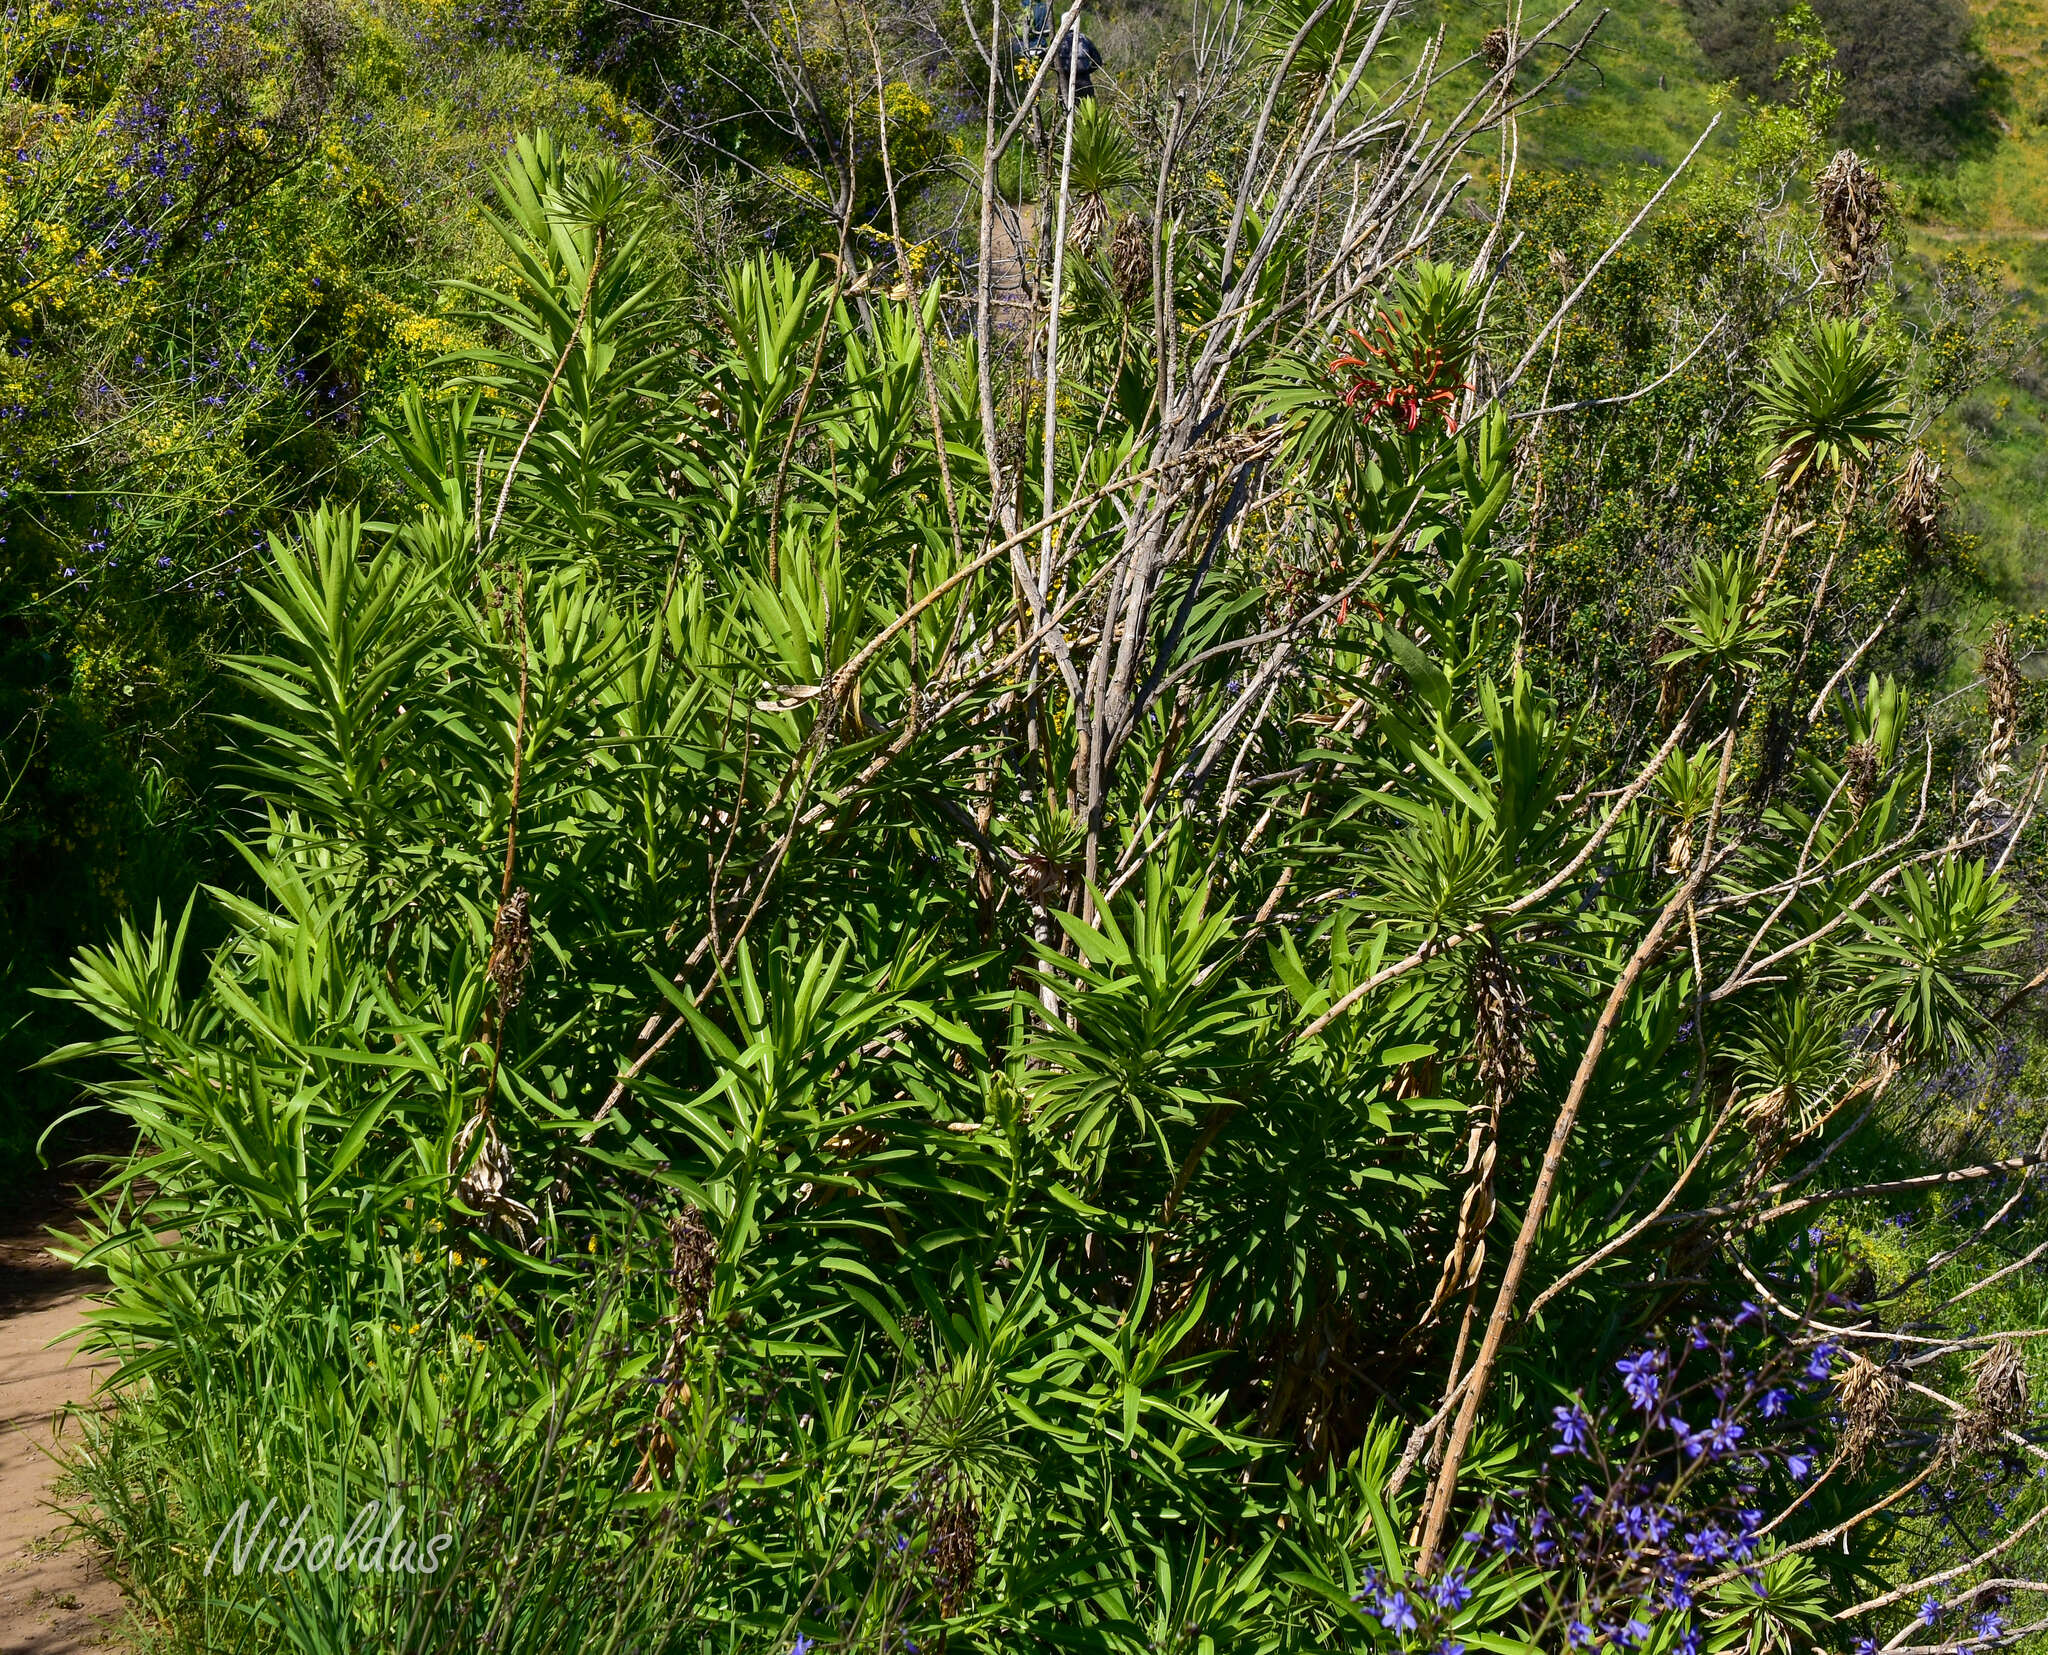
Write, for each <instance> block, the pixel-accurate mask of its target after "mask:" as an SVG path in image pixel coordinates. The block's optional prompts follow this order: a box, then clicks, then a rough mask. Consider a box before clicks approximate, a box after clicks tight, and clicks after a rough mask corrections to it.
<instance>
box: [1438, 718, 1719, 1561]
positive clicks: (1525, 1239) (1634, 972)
mask: <svg viewBox="0 0 2048 1655" xmlns="http://www.w3.org/2000/svg"><path fill="white" fill-rule="evenodd" d="M1734 762H1735V731H1734V730H1733V729H1732V728H1731V729H1730V730H1729V731H1728V732H1727V734H1726V735H1725V736H1723V738H1722V741H1721V772H1720V776H1719V779H1718V780H1717V782H1716V783H1715V787H1714V808H1713V811H1712V813H1711V814H1710V816H1709V817H1708V821H1707V831H1706V837H1705V839H1704V840H1703V841H1702V843H1701V846H1700V852H1699V855H1698V857H1697V858H1696V859H1695V860H1694V863H1693V868H1692V872H1691V874H1690V876H1689V877H1688V878H1687V879H1686V882H1685V883H1684V884H1683V885H1681V886H1680V887H1679V888H1678V889H1677V890H1676V891H1675V892H1673V893H1672V896H1671V899H1670V900H1669V901H1668V902H1666V903H1665V904H1664V908H1663V911H1662V912H1661V913H1660V914H1658V916H1657V919H1656V922H1655V923H1654V924H1653V925H1652V926H1651V927H1650V929H1649V931H1648V932H1647V933H1646V934H1645V936H1644V937H1643V940H1642V941H1641V942H1640V943H1639V944H1637V946H1636V950H1635V952H1634V954H1632V955H1631V956H1630V958H1629V962H1628V964H1627V966H1626V967H1625V968H1624V969H1623V971H1622V973H1621V976H1620V977H1619V978H1618V979H1617V980H1616V982H1615V985H1614V988H1613V990H1612V992H1611V993H1609V995H1608V996H1607V1007H1606V1010H1604V1011H1603V1012H1602V1013H1601V1014H1600V1021H1599V1022H1598V1023H1597V1024H1595V1025H1594V1028H1593V1035H1592V1038H1591V1039H1590V1040H1588V1041H1587V1042H1586V1052H1585V1055H1584V1057H1582V1058H1581V1059H1580V1060H1579V1069H1578V1073H1577V1074H1576V1075H1574V1076H1573V1077H1572V1085H1571V1090H1570V1092H1569V1093H1567V1094H1566V1096H1565V1101H1564V1107H1563V1108H1561V1109H1560V1110H1559V1111H1558V1115H1557V1124H1556V1125H1555V1126H1554V1127H1553V1128H1552V1129H1551V1133H1550V1145H1549V1147H1548V1149H1546V1150H1545V1152H1544V1156H1543V1169H1542V1171H1541V1172H1539V1173H1538V1174H1537V1178H1536V1187H1535V1189H1534V1190H1532V1191H1531V1192H1530V1195H1529V1203H1528V1206H1527V1208H1526V1210H1525V1211H1524V1213H1523V1215H1522V1228H1521V1233H1520V1234H1519V1235H1518V1236H1517V1237H1516V1240H1515V1248H1514V1251H1513V1252H1512V1253H1510V1254H1509V1255H1508V1264H1507V1270H1506V1272H1505V1274H1504V1275H1503V1276H1502V1278H1501V1285H1500V1292H1499V1294H1498V1296H1497V1297H1496V1298H1495V1299H1494V1304H1493V1314H1492V1315H1491V1316H1490V1317H1489V1318H1488V1320H1487V1324H1486V1337H1485V1339H1484V1340H1483V1341H1481V1343H1480V1347H1479V1354H1478V1356H1477V1357H1475V1358H1474V1359H1473V1363H1472V1383H1471V1385H1470V1387H1469V1388H1468V1389H1467V1390H1466V1392H1465V1401H1464V1405H1463V1406H1462V1407H1460V1408H1459V1410H1458V1419H1457V1423H1456V1424H1455V1425H1454V1426H1453V1427H1452V1429H1451V1440H1450V1442H1449V1443H1448V1444H1447V1445H1446V1446H1445V1449H1444V1461H1443V1466H1442V1469H1441V1470H1440V1471H1439V1472H1438V1474H1437V1479H1436V1488H1435V1493H1434V1495H1433V1497H1432V1499H1431V1501H1430V1509H1429V1522H1428V1525H1427V1526H1426V1527H1425V1528H1424V1530H1423V1536H1422V1546H1421V1550H1420V1552H1419V1553H1418V1554H1417V1555H1418V1566H1419V1568H1420V1569H1422V1570H1423V1571H1427V1570H1429V1569H1430V1568H1432V1567H1433V1566H1434V1564H1435V1560H1436V1554H1437V1550H1438V1547H1439V1546H1440V1545H1441V1544H1442V1541H1443V1535H1444V1528H1445V1526H1446V1524H1447V1523H1448V1522H1449V1519H1450V1511H1451V1501H1452V1499H1453V1497H1454V1496H1455V1495H1456V1493H1457V1490H1458V1472H1459V1470H1460V1468H1461V1467H1462V1465H1463V1462H1464V1458H1465V1448H1466V1445H1467V1444H1468V1443H1469V1442H1470V1441H1471V1439H1472V1431H1473V1428H1474V1426H1475V1425H1476V1424H1477V1422H1478V1418H1479V1407H1480V1404H1481V1403H1482V1402H1484V1401H1485V1399H1486V1388H1487V1384H1488V1382H1489V1381H1490V1380H1491V1379H1492V1377H1493V1370H1494V1367H1495V1365H1496V1363H1497V1362H1498V1361H1499V1359H1500V1348H1501V1344H1502V1342H1503V1341H1504V1340H1505V1339H1506V1337H1507V1329H1508V1323H1509V1322H1510V1321H1511V1320H1512V1319H1513V1316H1514V1308H1515V1296H1516V1294H1517V1292H1519V1290H1520V1288H1521V1285H1522V1275H1523V1272H1524V1271H1526V1270H1527V1269H1528V1267H1529V1259H1530V1256H1531V1255H1532V1254H1533V1253H1534V1252H1535V1250H1536V1237H1537V1232H1538V1231H1539V1230H1540V1229H1541V1228H1542V1226H1543V1216H1544V1214H1545V1213H1546V1212H1547V1211H1548V1210H1549V1207H1550V1197H1551V1193H1552V1191H1553V1190H1554V1189H1555V1188H1556V1186H1557V1179H1558V1174H1559V1173H1560V1172H1561V1171H1562V1170H1563V1168H1564V1152H1565V1148H1566V1146H1567V1145H1568V1144H1569V1143H1570V1142H1571V1135H1572V1128H1573V1126H1574V1125H1575V1124H1576V1123H1577V1121H1578V1115H1579V1108H1580V1106H1581V1105H1582V1104H1583V1103H1584V1102H1585V1098H1586V1092H1587V1089H1588V1087H1589V1086H1590V1085H1591V1084H1592V1079H1593V1071H1594V1070H1595V1069H1596V1068H1597V1067H1598V1066H1599V1063H1600V1054H1601V1053H1602V1052H1603V1051H1604V1050H1605V1049H1606V1046H1607V1037H1608V1035H1609V1034H1610V1033H1612V1032H1613V1029H1614V1025H1615V1022H1616V1020H1617V1019H1618V1018H1619V1017H1620V1016H1621V1010H1622V1007H1623V1006H1624V1005H1626V1004H1627V1003H1628V999H1629V996H1630V995H1631V994H1632V993H1633V992H1634V991H1635V986H1636V982H1637V980H1638V979H1639V978H1640V977H1641V976H1642V974H1643V972H1644V970H1645V969H1646V968H1647V967H1648V965H1649V963H1650V960H1651V959H1652V957H1653V956H1654V955H1655V954H1656V952H1657V950H1658V949H1659V948H1660V947H1661V946H1662V945H1663V942H1664V937H1665V934H1666V933H1667V932H1668V931H1669V930H1670V928H1671V925H1672V923H1673V922H1674V921H1675V920H1676V919H1677V918H1678V916H1679V915H1680V914H1682V913H1683V912H1685V909H1686V906H1687V904H1688V903H1690V902H1691V901H1692V898H1693V894H1694V893H1695V892H1696V891H1697V890H1698V889H1699V888H1700V886H1701V884H1702V883H1704V881H1705V880H1706V877H1707V873H1708V871H1709V870H1710V869H1711V868H1712V866H1713V864H1714V862H1715V860H1716V858H1715V855H1714V849H1713V847H1714V838H1715V834H1716V832H1717V831H1718V829H1719V827H1720V821H1721V811H1722V807H1723V805H1724V804H1725V802H1726V800H1727V795H1728V774H1729V771H1730V769H1731V768H1732V767H1733V765H1734Z"/></svg>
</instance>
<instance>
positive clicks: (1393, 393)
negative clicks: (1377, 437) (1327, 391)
mask: <svg viewBox="0 0 2048 1655" xmlns="http://www.w3.org/2000/svg"><path fill="white" fill-rule="evenodd" d="M1402 321H1403V318H1402V315H1401V313H1400V312H1399V311H1395V312H1394V313H1393V314H1392V315H1391V316H1388V315H1382V316H1381V317H1380V318H1379V320H1378V321H1377V322H1375V323H1374V324H1373V329H1372V332H1371V334H1365V333H1361V332H1359V330H1358V329H1357V328H1353V329H1351V330H1350V332H1351V337H1352V339H1353V341H1354V342H1355V343H1356V344H1357V346H1358V349H1359V352H1360V353H1361V354H1359V355H1357V356H1340V357H1338V358H1337V359H1336V361H1334V362H1332V363H1331V364H1330V372H1331V373H1333V374H1348V375H1349V376H1350V378H1351V384H1350V387H1349V389H1347V390H1346V391H1345V393H1344V406H1345V407H1347V408H1356V407H1357V406H1358V405H1359V403H1360V402H1361V401H1362V402H1364V403H1365V405H1366V409H1367V411H1368V413H1375V414H1390V415H1392V416H1393V418H1394V421H1395V423H1396V424H1398V425H1399V426H1400V427H1401V429H1402V430H1403V431H1406V432H1409V433H1411V434H1412V433H1413V432H1415V431H1416V430H1417V429H1419V428H1420V426H1421V424H1422V416H1423V413H1424V412H1425V411H1426V410H1428V409H1431V408H1440V409H1441V410H1442V411H1443V417H1444V431H1445V434H1446V435H1450V434H1454V433H1455V432H1456V431H1457V429H1458V421H1457V416H1456V414H1455V413H1454V412H1453V411H1452V410H1453V409H1455V408H1456V406H1457V402H1458V397H1459V396H1460V394H1462V393H1463V392H1465V391H1468V390H1470V389H1471V387H1470V386H1469V385H1464V384H1461V383H1458V382H1456V381H1448V382H1447V380H1448V373H1449V364H1448V363H1446V362H1445V360H1444V353H1443V351H1442V349H1441V348H1440V347H1438V346H1435V345H1424V344H1419V343H1417V342H1415V341H1414V340H1412V339H1404V338H1403V337H1402V329H1401V325H1400V324H1401V323H1402Z"/></svg>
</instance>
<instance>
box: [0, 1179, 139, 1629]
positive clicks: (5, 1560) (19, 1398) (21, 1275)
mask: <svg viewBox="0 0 2048 1655" xmlns="http://www.w3.org/2000/svg"><path fill="white" fill-rule="evenodd" d="M76 1212H77V1192H76V1190H75V1188H73V1187H72V1186H71V1185H69V1184H67V1183H64V1182H55V1183H53V1184H51V1185H50V1186H48V1187H46V1188H44V1189H42V1190H39V1191H36V1192H34V1193H32V1194H30V1195H29V1196H27V1197H24V1198H17V1199H15V1200H13V1201H11V1202H10V1203H9V1205H8V1209H7V1210H6V1211H5V1212H4V1213H0V1655H71V1652H72V1651H77V1650H101V1651H105V1650H108V1649H120V1648H122V1647H123V1642H122V1639H121V1637H120V1629H121V1628H122V1627H123V1625H124V1624H126V1623H127V1621H128V1618H129V1617H128V1613H127V1607H126V1604H125V1601H124V1599H123V1598H122V1595H121V1589H120V1587H119V1586H117V1585H116V1584H115V1583H114V1582H113V1581H112V1580H110V1579H109V1578H108V1577H107V1576H106V1574H105V1573H104V1572H103V1571H102V1569H101V1568H100V1565H99V1560H98V1559H97V1558H96V1557H94V1556H93V1554H92V1552H91V1550H90V1548H89V1547H88V1546H87V1544H86V1542H85V1540H84V1539H83V1537H82V1536H80V1535H79V1534H78V1533H77V1532H76V1531H75V1530H73V1529H72V1528H71V1525H70V1523H69V1522H68V1520H67V1519H66V1518H65V1517H64V1515H63V1513H62V1512H61V1511H60V1510H59V1509H58V1508H57V1507H56V1506H55V1504H54V1503H53V1501H54V1497H55V1496H54V1484H55V1482H56V1476H57V1465H56V1460H55V1457H54V1451H55V1449H56V1447H57V1445H58V1443H59V1440H60V1435H59V1434H60V1432H62V1431H63V1430H64V1429H65V1426H66V1424H67V1420H66V1410H67V1409H68V1408H69V1407H70V1405H72V1404H73V1403H88V1402H90V1400H91V1398H92V1393H93V1386H94V1380H95V1375H96V1374H97V1373H98V1372H99V1371H100V1365H98V1364H95V1363H92V1362H90V1361H87V1360H86V1359H85V1358H83V1357H82V1356H80V1355H79V1354H78V1352H77V1347H76V1345H75V1343H73V1342H72V1341H71V1340H70V1339H69V1338H68V1337H67V1336H68V1335H70V1334H72V1333H74V1332H75V1331H76V1330H77V1329H78V1327H79V1325H80V1320H81V1316H82V1313H83V1312H84V1310H85V1308H86V1305H87V1304H88V1302H89V1300H90V1297H91V1290H92V1287H93V1281H92V1279H91V1278H90V1277H89V1276H87V1275H83V1274H81V1273H79V1272H77V1271H74V1270H72V1269H71V1268H69V1267H68V1266H67V1265H65V1264H63V1263H62V1262H61V1261H59V1260H57V1259H54V1258H52V1257H51V1256H50V1254H49V1251H48V1249H49V1247H50V1246H51V1245H52V1242H53V1239H54V1238H53V1237H52V1236H51V1235H50V1233H49V1231H50V1230H51V1229H52V1228H56V1229H60V1230H68V1229H69V1228H70V1227H71V1226H72V1224H73V1223H74V1222H75V1218H76ZM72 1429H73V1430H75V1426H73V1427H72Z"/></svg>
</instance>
